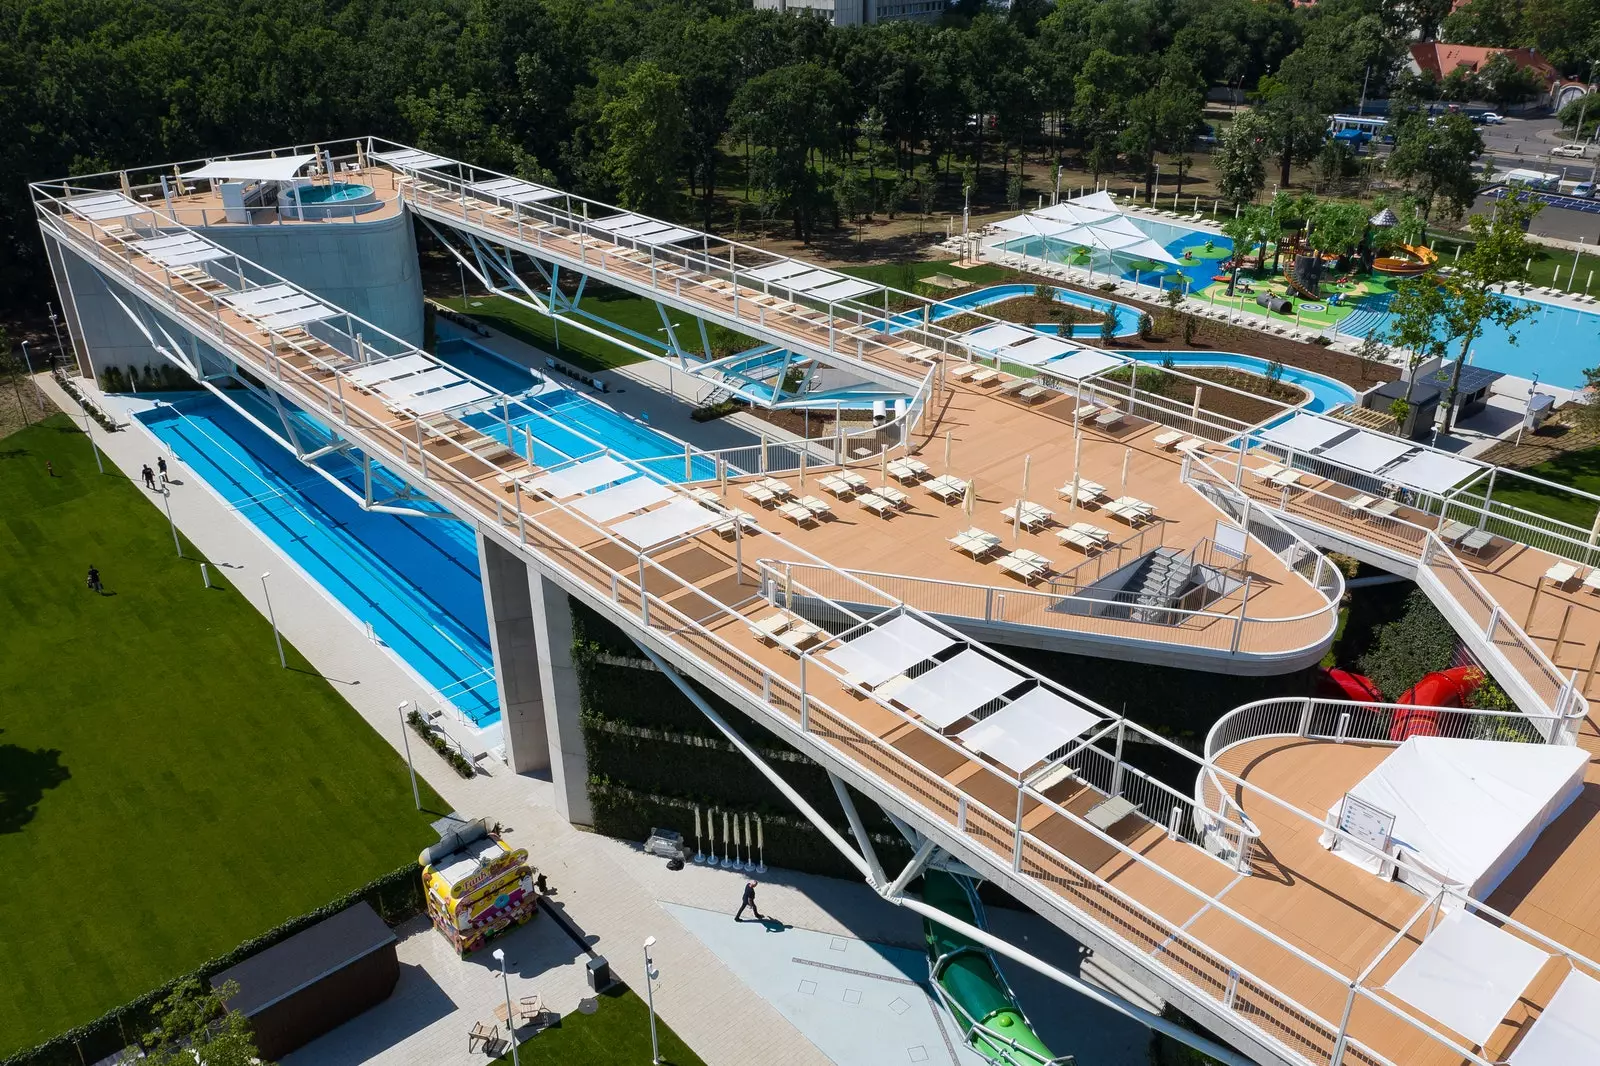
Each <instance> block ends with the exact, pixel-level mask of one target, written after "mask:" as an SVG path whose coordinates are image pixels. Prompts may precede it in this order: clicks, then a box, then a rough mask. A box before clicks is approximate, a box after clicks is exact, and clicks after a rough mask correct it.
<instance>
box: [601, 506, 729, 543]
mask: <svg viewBox="0 0 1600 1066" xmlns="http://www.w3.org/2000/svg"><path fill="white" fill-rule="evenodd" d="M717 521H721V519H720V517H719V516H718V515H715V514H713V513H712V512H711V511H709V510H707V509H706V508H704V507H701V506H700V505H699V504H698V503H694V502H693V501H691V500H673V501H672V502H671V503H669V504H667V505H666V506H665V507H660V508H657V509H656V510H654V511H646V512H645V513H644V514H642V515H637V516H635V517H633V518H629V519H625V520H623V521H621V522H618V523H617V524H616V525H614V526H612V527H611V532H613V533H615V534H616V535H617V536H619V537H621V538H622V539H623V540H626V541H628V542H629V543H631V544H634V545H636V546H638V547H640V548H649V547H652V546H653V545H656V544H663V543H665V542H667V541H669V540H676V539H677V538H679V537H684V536H688V535H689V534H690V533H697V532H699V531H700V530H702V529H705V528H706V527H708V526H710V525H711V523H713V522H717Z"/></svg>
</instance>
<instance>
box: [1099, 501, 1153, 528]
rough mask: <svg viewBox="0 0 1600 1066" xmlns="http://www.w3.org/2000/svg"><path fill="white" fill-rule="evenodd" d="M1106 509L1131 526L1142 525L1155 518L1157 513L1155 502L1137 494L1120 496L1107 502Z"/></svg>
mask: <svg viewBox="0 0 1600 1066" xmlns="http://www.w3.org/2000/svg"><path fill="white" fill-rule="evenodd" d="M1105 509H1106V511H1108V512H1109V513H1111V514H1114V515H1116V516H1117V517H1118V518H1120V519H1122V520H1123V521H1124V522H1126V523H1128V524H1129V525H1130V526H1137V525H1142V524H1144V523H1145V522H1148V521H1150V520H1151V519H1152V518H1154V517H1155V513H1156V508H1155V505H1154V504H1151V503H1146V502H1145V501H1144V500H1141V499H1139V498H1138V497H1137V496H1118V497H1117V498H1116V499H1114V500H1112V501H1111V502H1110V503H1108V504H1106V505H1105Z"/></svg>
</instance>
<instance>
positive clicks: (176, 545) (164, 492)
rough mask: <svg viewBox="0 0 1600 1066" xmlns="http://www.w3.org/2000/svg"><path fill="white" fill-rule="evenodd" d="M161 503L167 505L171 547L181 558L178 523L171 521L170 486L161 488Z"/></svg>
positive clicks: (181, 548)
mask: <svg viewBox="0 0 1600 1066" xmlns="http://www.w3.org/2000/svg"><path fill="white" fill-rule="evenodd" d="M161 502H162V503H164V504H166V505H167V525H168V526H169V527H170V528H171V529H172V547H173V549H174V550H176V551H177V553H178V558H180V559H182V558H183V542H182V541H180V540H179V539H178V523H176V522H174V521H173V520H172V486H171V485H162V486H161Z"/></svg>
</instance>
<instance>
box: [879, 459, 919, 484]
mask: <svg viewBox="0 0 1600 1066" xmlns="http://www.w3.org/2000/svg"><path fill="white" fill-rule="evenodd" d="M886 469H887V470H888V473H889V476H890V477H892V478H894V479H895V480H896V481H899V482H901V483H902V484H907V485H909V484H911V483H912V482H915V481H919V480H921V479H922V477H923V475H925V474H927V472H928V464H927V463H924V462H920V461H918V460H916V459H895V460H893V461H892V462H890V463H889V464H888V465H887V467H886Z"/></svg>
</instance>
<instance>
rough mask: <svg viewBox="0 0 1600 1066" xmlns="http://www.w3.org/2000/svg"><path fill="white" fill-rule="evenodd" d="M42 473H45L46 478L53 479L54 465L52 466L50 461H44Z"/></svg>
mask: <svg viewBox="0 0 1600 1066" xmlns="http://www.w3.org/2000/svg"><path fill="white" fill-rule="evenodd" d="M44 472H45V475H46V476H47V477H55V476H56V464H54V463H52V462H51V461H50V460H48V459H46V460H45V461H44Z"/></svg>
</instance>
